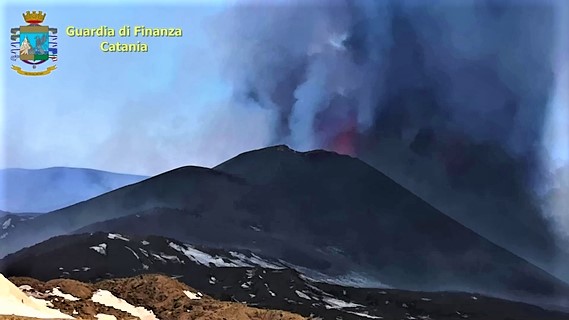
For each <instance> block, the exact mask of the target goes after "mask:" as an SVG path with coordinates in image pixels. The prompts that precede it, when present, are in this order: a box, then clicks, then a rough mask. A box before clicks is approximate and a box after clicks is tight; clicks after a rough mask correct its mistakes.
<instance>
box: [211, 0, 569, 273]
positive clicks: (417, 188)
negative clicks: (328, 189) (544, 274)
mask: <svg viewBox="0 0 569 320" xmlns="http://www.w3.org/2000/svg"><path fill="white" fill-rule="evenodd" d="M562 6H563V1H562V0H558V1H553V0H552V1H513V0H502V1H499V0H497V1H474V0H472V1H461V2H460V4H457V3H456V2H452V1H429V2H428V3H427V2H423V1H332V2H330V1H326V2H323V1H310V2H306V1H296V2H287V3H286V4H284V3H280V2H279V3H277V4H275V3H271V4H270V5H269V4H267V3H266V2H264V3H263V4H261V3H260V2H247V3H243V2H241V3H240V4H239V5H236V6H235V7H234V8H232V9H231V10H228V11H226V12H225V13H224V14H222V15H220V16H219V17H218V19H217V20H216V21H214V23H213V24H212V25H211V29H212V30H211V31H212V34H214V35H215V36H216V41H217V42H216V47H217V48H218V52H217V54H219V58H220V60H221V61H224V62H225V65H224V66H223V71H224V77H225V79H227V80H228V81H229V82H230V83H232V85H233V100H234V102H235V103H243V102H247V103H248V104H250V105H253V106H254V107H253V108H261V109H267V110H270V111H272V112H274V114H276V117H277V120H276V121H275V123H276V125H275V126H274V127H273V129H272V135H271V138H272V140H271V141H272V142H273V143H286V144H289V145H290V146H292V147H293V148H295V149H300V150H307V149H313V148H323V149H328V150H334V151H337V152H340V153H347V154H352V155H356V156H358V157H360V158H362V159H364V160H365V161H367V162H369V163H370V164H373V165H374V166H376V167H377V168H379V169H380V170H382V171H383V172H384V173H386V174H388V175H389V176H391V177H393V178H394V179H395V180H397V181H398V182H399V183H401V184H402V185H404V186H405V187H407V188H409V189H410V190H412V191H413V192H415V193H417V194H418V195H420V196H421V197H423V198H424V199H426V200H427V201H429V202H430V203H431V204H433V205H434V206H436V207H437V208H439V209H441V210H442V211H443V212H446V213H447V214H450V215H451V216H453V217H455V218H457V219H458V220H459V221H461V223H463V224H465V225H466V226H468V227H471V228H473V229H474V230H477V232H479V233H481V234H482V235H483V236H486V237H488V238H489V239H491V240H492V241H494V242H496V243H498V244H500V245H503V246H504V247H506V248H508V249H510V250H511V251H513V252H514V253H516V254H520V255H522V256H524V257H526V258H527V259H529V260H530V261H532V262H534V263H536V264H537V265H539V266H542V267H544V268H548V270H552V268H549V267H548V266H546V265H545V264H544V263H543V261H545V260H550V259H551V255H555V254H556V253H554V251H556V250H557V249H555V248H557V244H553V243H554V242H556V240H555V239H554V238H556V237H557V236H556V235H555V233H553V232H552V230H551V229H552V227H551V222H549V221H548V219H550V215H548V214H544V213H543V212H542V211H541V209H540V202H541V201H544V199H543V198H540V197H539V196H537V195H536V186H537V185H540V184H541V183H542V182H543V180H544V179H545V177H546V176H548V175H549V173H548V172H542V171H541V170H540V169H541V168H542V167H541V165H540V159H541V158H542V157H543V135H544V131H545V129H546V128H545V127H544V126H545V123H546V121H545V120H546V111H547V108H548V102H549V100H550V98H551V95H552V88H553V87H554V86H555V82H556V70H555V69H556V64H555V59H556V53H555V52H556V47H557V46H558V42H559V39H560V36H559V33H560V30H559V29H558V23H559V19H561V18H560V17H559V16H558V15H557V12H558V11H559V10H560V9H561V8H562ZM221 22H223V23H221ZM548 156H549V155H548ZM488 221H494V222H493V223H488ZM520 230H525V231H523V232H522V231H520ZM520 233H523V234H526V235H527V236H524V237H525V239H523V241H520V243H518V242H517V241H518V240H519V239H521V238H520V237H517V236H516V235H517V234H520ZM510 236H511V237H510ZM508 237H510V238H508ZM516 237H517V238H516ZM512 239H517V240H512ZM524 241H527V245H526V244H521V242H524ZM530 247H531V248H533V249H531V250H529V249H527V248H530ZM528 250H529V251H531V252H529V251H528ZM532 250H533V251H532ZM564 259H565V258H564ZM556 274H557V275H558V276H560V277H566V279H569V274H566V273H565V274H561V273H556Z"/></svg>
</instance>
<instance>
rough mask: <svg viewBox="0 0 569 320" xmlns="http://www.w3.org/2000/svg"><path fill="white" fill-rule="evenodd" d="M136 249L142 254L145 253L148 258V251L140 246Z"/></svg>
mask: <svg viewBox="0 0 569 320" xmlns="http://www.w3.org/2000/svg"><path fill="white" fill-rule="evenodd" d="M138 250H140V252H142V254H143V255H145V256H146V257H147V258H148V251H146V250H144V249H142V248H138Z"/></svg>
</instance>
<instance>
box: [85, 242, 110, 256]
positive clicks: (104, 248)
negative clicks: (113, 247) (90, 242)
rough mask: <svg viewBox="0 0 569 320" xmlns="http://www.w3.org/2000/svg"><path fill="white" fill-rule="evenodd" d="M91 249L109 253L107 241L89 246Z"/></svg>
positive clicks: (103, 253)
mask: <svg viewBox="0 0 569 320" xmlns="http://www.w3.org/2000/svg"><path fill="white" fill-rule="evenodd" d="M89 249H93V250H95V251H97V252H98V253H100V254H102V255H106V254H107V244H106V243H101V244H99V245H98V246H93V247H89Z"/></svg>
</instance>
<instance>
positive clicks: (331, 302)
mask: <svg viewBox="0 0 569 320" xmlns="http://www.w3.org/2000/svg"><path fill="white" fill-rule="evenodd" d="M322 301H324V302H325V303H327V304H328V305H327V306H326V309H344V308H355V307H361V306H362V305H359V304H355V303H352V302H347V301H343V300H339V299H335V298H330V297H324V298H323V299H322Z"/></svg>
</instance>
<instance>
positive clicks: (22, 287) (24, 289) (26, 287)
mask: <svg viewBox="0 0 569 320" xmlns="http://www.w3.org/2000/svg"><path fill="white" fill-rule="evenodd" d="M18 289H20V290H22V291H34V288H32V287H31V286H30V285H27V284H25V285H23V286H19V287H18Z"/></svg>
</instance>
